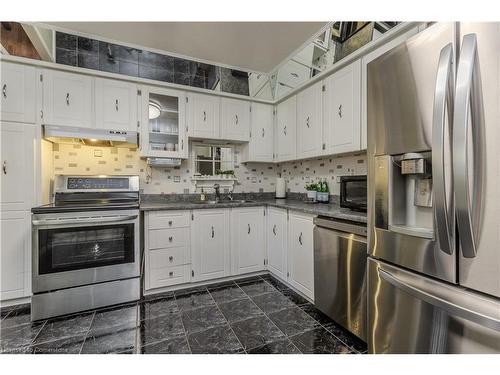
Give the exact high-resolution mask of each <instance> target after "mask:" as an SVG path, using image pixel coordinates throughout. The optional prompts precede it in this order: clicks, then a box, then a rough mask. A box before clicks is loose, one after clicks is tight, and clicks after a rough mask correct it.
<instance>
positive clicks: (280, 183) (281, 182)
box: [276, 177, 286, 198]
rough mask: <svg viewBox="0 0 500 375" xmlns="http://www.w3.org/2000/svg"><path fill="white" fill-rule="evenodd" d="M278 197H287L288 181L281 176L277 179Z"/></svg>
mask: <svg viewBox="0 0 500 375" xmlns="http://www.w3.org/2000/svg"><path fill="white" fill-rule="evenodd" d="M276 198H286V182H285V179H284V178H281V177H278V178H277V179H276Z"/></svg>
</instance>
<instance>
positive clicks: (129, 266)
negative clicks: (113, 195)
mask: <svg viewBox="0 0 500 375" xmlns="http://www.w3.org/2000/svg"><path fill="white" fill-rule="evenodd" d="M32 223H33V225H32V228H33V259H32V266H33V292H34V293H38V292H44V291H49V290H56V289H63V288H69V287H74V286H81V285H88V284H94V283H99V282H105V281H111V280H120V279H126V278H131V277H138V276H139V212H138V211H137V210H124V211H113V212H110V211H99V212H92V213H88V214H85V213H74V212H72V213H61V214H47V215H34V216H33V221H32Z"/></svg>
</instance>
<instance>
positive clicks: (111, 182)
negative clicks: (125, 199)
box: [66, 177, 129, 190]
mask: <svg viewBox="0 0 500 375" xmlns="http://www.w3.org/2000/svg"><path fill="white" fill-rule="evenodd" d="M66 187H67V189H68V190H100V189H105V190H128V188H129V179H128V178H127V177H68V179H67V186H66Z"/></svg>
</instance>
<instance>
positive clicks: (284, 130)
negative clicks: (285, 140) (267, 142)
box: [283, 125, 286, 135]
mask: <svg viewBox="0 0 500 375" xmlns="http://www.w3.org/2000/svg"><path fill="white" fill-rule="evenodd" d="M283 134H285V135H286V125H285V127H284V128H283Z"/></svg>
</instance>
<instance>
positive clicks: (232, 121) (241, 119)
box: [221, 98, 250, 142]
mask: <svg viewBox="0 0 500 375" xmlns="http://www.w3.org/2000/svg"><path fill="white" fill-rule="evenodd" d="M221 112H222V113H221V115H222V117H221V126H222V128H221V130H222V134H221V138H222V139H225V140H228V141H241V142H248V140H249V138H250V102H249V101H246V100H238V99H229V98H222V99H221Z"/></svg>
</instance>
